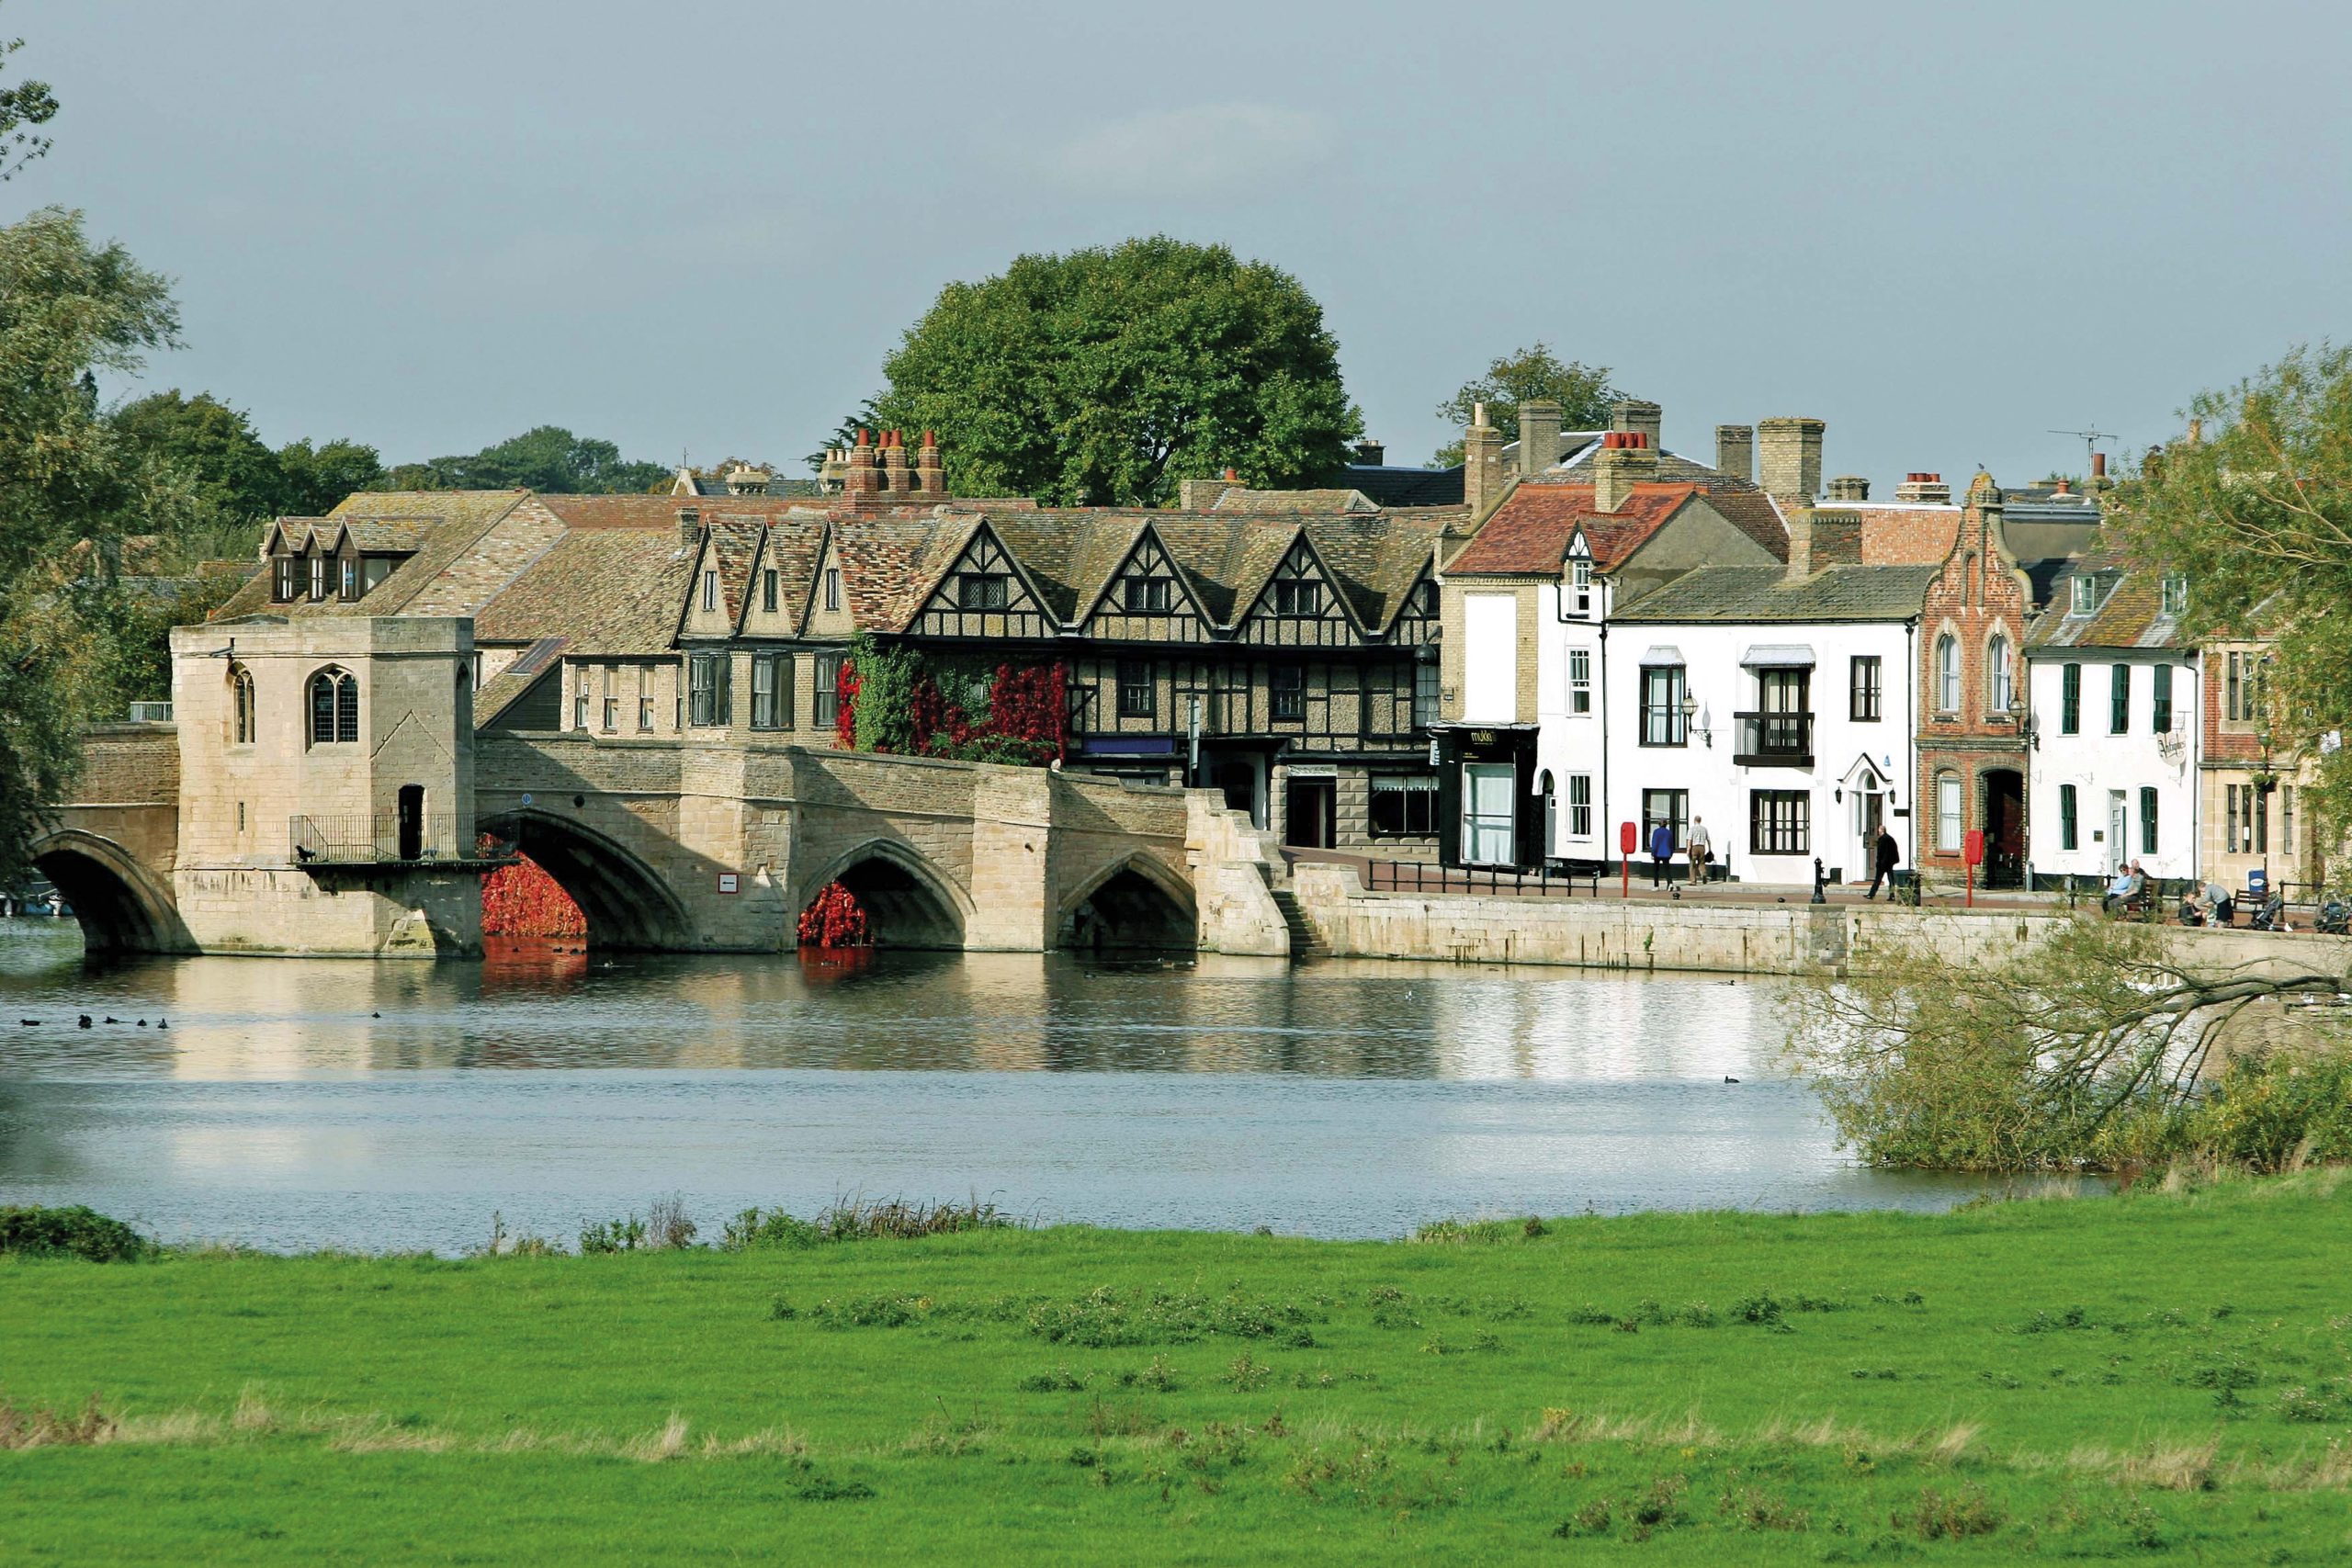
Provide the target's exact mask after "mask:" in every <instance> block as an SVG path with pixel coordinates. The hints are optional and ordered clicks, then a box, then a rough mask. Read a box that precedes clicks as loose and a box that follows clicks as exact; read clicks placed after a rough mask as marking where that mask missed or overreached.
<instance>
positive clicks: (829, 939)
mask: <svg viewBox="0 0 2352 1568" xmlns="http://www.w3.org/2000/svg"><path fill="white" fill-rule="evenodd" d="M799 937H800V945H801V946H803V947H871V946H872V945H873V944H874V931H873V928H872V927H871V926H870V925H868V924H867V922H866V919H865V909H864V908H860V907H859V905H858V902H857V896H856V895H855V894H854V893H852V892H851V891H850V890H849V889H848V888H846V887H844V886H842V885H841V884H840V883H838V882H828V883H826V884H825V886H824V888H823V889H822V890H821V891H820V892H819V893H818V895H817V897H814V898H812V899H810V900H809V907H808V908H805V909H803V910H801V911H800V925H799Z"/></svg>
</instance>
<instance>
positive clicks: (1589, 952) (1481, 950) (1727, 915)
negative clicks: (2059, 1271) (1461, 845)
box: [1292, 863, 2352, 975]
mask: <svg viewBox="0 0 2352 1568" xmlns="http://www.w3.org/2000/svg"><path fill="white" fill-rule="evenodd" d="M1292 886H1293V888H1294V890H1295V897H1296V899H1297V904H1298V908H1299V911H1300V913H1301V914H1302V915H1303V916H1304V917H1305V918H1306V919H1307V920H1308V921H1309V922H1311V923H1312V925H1313V926H1314V928H1315V931H1316V933H1317V935H1318V936H1319V937H1320V938H1321V940H1322V941H1323V942H1325V943H1326V944H1327V945H1328V946H1329V948H1330V950H1331V953H1332V954H1333V955H1334V956H1335V957H1357V958H1415V959H1431V960H1440V961H1450V962H1453V963H1459V964H1563V965H1567V966H1571V967H1577V968H1588V969H1621V970H1637V971H1642V972H1648V971H1652V970H1697V971H1702V972H1713V973H1718V974H1740V975H1801V974H1811V973H1817V972H1818V971H1820V970H1822V969H1824V968H1829V969H1845V968H1849V967H1852V966H1856V965H1867V964H1869V962H1870V951H1871V946H1872V944H1873V943H1880V944H1883V943H1885V942H1889V941H1896V942H1904V943H1911V942H1926V943H1928V945H1929V946H1930V947H1931V948H1932V949H1933V950H1935V951H1936V952H1938V953H1941V954H1942V955H1944V956H1945V957H1947V958H1950V959H1952V960H1954V961H1956V962H1961V963H1966V964H1996V963H1998V962H2000V961H2001V960H2003V959H2005V958H2007V956H2008V955H2009V954H2011V953H2015V952H2016V951H2017V950H2018V948H2019V947H2021V946H2026V945H2030V944H2031V943H2033V942H2038V941H2041V940H2042V939H2043V938H2046V937H2047V936H2049V935H2050V934H2051V933H2052V931H2054V930H2055V929H2056V928H2057V926H2058V924H2059V923H2060V922H2061V921H2063V920H2064V919H2066V918H2067V917H2065V916H2064V915H2057V914H2048V913H2041V912H2024V911H2018V910H1994V909H1973V910H1971V909H1912V908H1902V907H1899V906H1890V907H1884V908H1880V907H1871V908H1866V909H1857V908H1854V907H1853V906H1851V905H1824V906H1814V905H1807V904H1789V905H1785V906H1781V905H1774V906H1770V907H1769V908H1768V907H1761V906H1757V905H1702V904H1699V903H1696V902H1695V901H1694V902H1689V903H1668V904H1657V903H1651V902H1646V901H1645V902H1629V901H1624V900H1620V899H1614V898H1608V897H1601V898H1509V897H1475V896H1471V895H1458V894H1446V895H1418V896H1417V895H1407V894H1386V893H1366V892H1365V891H1364V890H1363V883H1362V882H1361V881H1360V880H1359V879H1358V877H1357V875H1356V873H1355V870H1354V868H1353V867H1351V866H1345V865H1329V864H1316V863H1302V864H1300V865H1298V866H1296V867H1295V868H1294V871H1293V875H1292ZM2166 936H2167V939H2168V940H2169V941H2171V942H2173V944H2174V945H2175V947H2176V949H2177V952H2178V953H2179V956H2180V957H2181V959H2182V961H2183V962H2184V963H2186V964H2191V965H2194V966H2198V967H2210V968H2211V969H2213V970H2214V971H2216V972H2218V971H2220V970H2222V969H2223V968H2226V967H2229V966H2233V965H2239V964H2252V965H2255V966H2256V968H2255V972H2256V973H2277V974H2288V973H2309V972H2312V971H2313V970H2314V969H2316V970H2318V971H2321V972H2328V973H2341V972H2343V971H2344V970H2345V969H2346V967H2347V966H2352V938H2342V937H2318V936H2312V935H2310V934H2307V933H2290V934H2284V935H2273V934H2271V933H2268V932H2263V931H2194V930H2190V931H2178V930H2175V931H2167V932H2166Z"/></svg>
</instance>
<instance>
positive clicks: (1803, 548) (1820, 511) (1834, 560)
mask: <svg viewBox="0 0 2352 1568" xmlns="http://www.w3.org/2000/svg"><path fill="white" fill-rule="evenodd" d="M1861 564H1862V514H1861V513H1859V512H1845V511H1840V510H1838V509H1837V508H1835V507H1828V506H1800V507H1797V508H1796V509H1794V510H1793V511H1792V512H1791V513H1789V579H1790V581H1793V582H1802V581H1804V580H1805V579H1806V578H1808V577H1812V576H1814V575H1815V574H1816V573H1818V572H1821V571H1824V570H1827V569H1828V568H1830V567H1833V566H1860V565H1861Z"/></svg>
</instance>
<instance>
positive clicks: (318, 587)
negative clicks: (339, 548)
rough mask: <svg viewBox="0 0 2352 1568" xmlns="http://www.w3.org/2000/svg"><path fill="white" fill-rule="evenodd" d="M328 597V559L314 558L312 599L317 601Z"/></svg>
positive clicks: (312, 558)
mask: <svg viewBox="0 0 2352 1568" xmlns="http://www.w3.org/2000/svg"><path fill="white" fill-rule="evenodd" d="M326 596H327V558H326V557H324V556H312V557H311V598H312V599H314V600H317V599H323V598H325V597H326Z"/></svg>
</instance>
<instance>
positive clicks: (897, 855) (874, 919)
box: [790, 838, 972, 948]
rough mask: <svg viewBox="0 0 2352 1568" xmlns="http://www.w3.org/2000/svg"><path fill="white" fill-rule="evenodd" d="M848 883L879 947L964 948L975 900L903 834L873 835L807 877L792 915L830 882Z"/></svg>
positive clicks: (797, 912) (793, 906)
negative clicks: (888, 836)
mask: <svg viewBox="0 0 2352 1568" xmlns="http://www.w3.org/2000/svg"><path fill="white" fill-rule="evenodd" d="M831 882H838V883H840V884H841V885H842V886H844V887H846V888H848V889H849V890H850V892H851V894H852V895H854V897H856V899H857V901H858V903H859V905H860V906H861V907H862V908H864V909H865V918H866V920H867V922H868V924H869V925H870V926H871V927H872V929H873V932H874V944H875V945H876V947H944V948H960V947H962V946H963V945H964V932H965V929H966V927H967V924H968V922H969V921H970V919H971V918H972V901H971V899H970V898H969V897H967V896H966V894H965V892H964V890H963V889H962V888H960V887H958V886H956V883H955V881H954V879H952V878H950V877H948V876H946V875H944V874H942V873H941V872H940V871H939V870H938V869H937V868H936V867H934V866H933V865H932V864H931V863H930V862H928V861H926V860H924V859H923V858H922V853H921V852H919V851H917V850H915V849H914V848H912V847H911V846H910V845H908V844H907V843H905V842H904V841H902V840H898V839H883V838H875V839H868V840H865V842H863V843H861V844H859V845H857V846H856V847H855V848H854V849H850V850H847V851H844V852H842V853H841V854H838V855H836V856H834V857H833V859H832V860H831V862H829V863H827V864H826V866H825V868H824V870H822V871H820V872H819V873H817V874H815V875H812V876H810V877H809V878H808V879H806V880H805V881H803V882H802V883H801V885H800V887H799V891H798V893H797V896H796V897H794V898H793V900H792V908H791V914H790V918H791V919H793V920H794V921H796V922H797V920H798V919H800V911H801V910H803V909H805V908H808V907H809V903H810V901H811V900H813V899H814V898H815V897H817V895H818V894H819V893H820V892H822V891H824V888H825V885H826V884H827V883H831Z"/></svg>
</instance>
